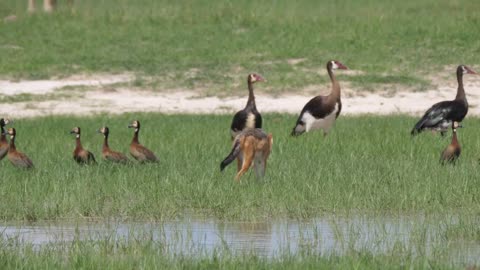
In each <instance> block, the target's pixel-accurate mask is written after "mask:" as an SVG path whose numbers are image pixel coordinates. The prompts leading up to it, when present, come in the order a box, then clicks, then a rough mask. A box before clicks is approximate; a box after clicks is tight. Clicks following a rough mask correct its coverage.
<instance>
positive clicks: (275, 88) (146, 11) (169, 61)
mask: <svg viewBox="0 0 480 270" xmlns="http://www.w3.org/2000/svg"><path fill="white" fill-rule="evenodd" d="M62 4H63V3H60V10H59V11H58V12H56V13H55V14H51V15H45V14H42V13H41V12H40V13H37V14H34V15H30V16H29V15H28V14H26V3H25V1H17V0H4V1H2V2H1V3H0V17H5V16H8V15H11V14H16V15H17V20H16V21H14V22H3V21H0V27H1V29H2V31H0V53H1V54H2V57H1V58H0V74H2V76H3V77H5V76H7V77H13V78H29V79H37V78H47V77H51V76H57V75H68V74H76V73H89V72H112V73H115V72H125V71H133V72H135V73H138V74H140V75H148V76H151V75H154V76H156V77H158V78H160V79H158V80H160V81H162V84H161V85H160V86H159V87H163V88H167V89H169V88H179V87H184V88H189V89H200V90H204V91H209V90H210V89H215V91H220V90H221V91H224V92H228V93H236V92H237V91H238V90H239V89H243V88H244V80H245V76H246V74H248V73H250V72H253V71H255V72H259V73H261V74H262V75H264V77H265V78H267V79H268V80H269V84H268V85H265V88H263V89H262V90H263V91H265V92H270V93H280V92H285V91H289V92H295V91H302V87H305V86H308V85H312V84H321V83H323V82H324V81H326V80H327V78H326V76H320V77H319V76H318V72H319V71H322V72H324V66H325V62H326V61H327V60H329V59H338V60H340V61H342V62H343V63H344V64H346V65H347V66H349V67H350V68H351V69H354V70H361V71H364V72H365V73H364V74H363V75H359V76H351V77H350V76H344V77H342V80H347V81H349V80H351V81H352V82H354V83H355V85H356V86H358V87H360V88H361V87H366V88H367V89H376V87H373V86H374V85H376V84H379V83H381V84H382V83H385V81H386V82H387V83H392V81H394V83H397V84H400V85H407V86H410V85H411V84H412V83H413V84H414V88H415V87H417V84H418V87H419V88H420V89H424V88H425V85H426V84H429V83H430V82H429V81H428V80H425V75H427V74H431V73H432V72H436V71H440V70H443V69H444V67H445V66H449V67H450V66H451V70H452V72H451V74H452V77H453V74H454V72H453V71H454V68H455V67H456V65H458V64H460V63H464V64H468V65H475V64H476V63H479V62H480V56H479V55H480V54H478V49H477V48H479V47H480V44H479V42H480V41H479V40H478V39H477V38H476V36H477V35H476V31H477V29H478V28H479V26H480V25H479V24H480V15H479V13H478V12H477V10H478V9H479V7H480V4H479V3H478V2H477V1H467V0H460V1H449V0H422V1H412V0H408V1H393V2H392V1H381V0H370V1H355V0H342V1H334V2H331V1H315V0H302V1H293V2H292V1H261V2H258V1H252V0H240V1H193V2H192V1H167V0H160V1H159V0H137V1H129V0H104V1H96V0H82V1H76V3H75V5H74V7H73V10H70V9H68V8H67V7H65V6H64V5H63V6H62ZM295 59H305V60H304V61H302V62H299V63H297V62H295V61H292V60H295ZM192 71H194V72H192ZM324 77H325V78H324ZM137 81H138V80H137ZM137 84H139V85H142V84H143V83H142V82H137ZM372 85H373V86H372Z"/></svg>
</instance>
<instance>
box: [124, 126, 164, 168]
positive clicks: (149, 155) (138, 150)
mask: <svg viewBox="0 0 480 270" xmlns="http://www.w3.org/2000/svg"><path fill="white" fill-rule="evenodd" d="M128 128H134V129H135V133H134V134H133V139H132V142H131V143H130V155H132V156H133V157H134V158H135V159H136V160H138V161H140V162H157V161H158V158H157V157H156V156H155V154H154V153H153V152H152V151H150V150H149V149H148V148H146V147H145V146H143V145H141V144H140V142H139V141H138V132H140V121H138V120H135V121H133V122H132V124H131V125H129V126H128Z"/></svg>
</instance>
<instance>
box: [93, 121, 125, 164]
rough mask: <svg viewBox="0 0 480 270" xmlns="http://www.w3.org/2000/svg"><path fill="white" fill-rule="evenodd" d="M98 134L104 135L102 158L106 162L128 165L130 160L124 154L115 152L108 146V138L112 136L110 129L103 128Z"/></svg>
mask: <svg viewBox="0 0 480 270" xmlns="http://www.w3.org/2000/svg"><path fill="white" fill-rule="evenodd" d="M98 133H101V134H103V137H104V139H103V146H102V157H103V160H105V161H110V162H113V163H121V164H126V163H128V158H127V156H125V155H124V154H123V153H120V152H117V151H113V150H112V149H110V146H109V145H108V136H109V135H110V129H109V128H108V127H102V128H100V129H99V130H98Z"/></svg>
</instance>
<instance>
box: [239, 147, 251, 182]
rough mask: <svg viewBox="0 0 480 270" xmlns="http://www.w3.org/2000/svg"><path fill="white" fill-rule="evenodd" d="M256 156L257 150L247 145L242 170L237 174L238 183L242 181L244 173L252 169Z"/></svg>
mask: <svg viewBox="0 0 480 270" xmlns="http://www.w3.org/2000/svg"><path fill="white" fill-rule="evenodd" d="M254 155H255V149H253V147H251V146H249V145H248V144H247V145H245V148H244V155H243V162H242V168H241V169H240V171H239V172H238V173H237V176H235V180H237V182H238V181H240V177H241V176H242V175H243V174H244V173H246V172H247V171H248V169H249V168H250V166H251V165H252V162H253V158H254Z"/></svg>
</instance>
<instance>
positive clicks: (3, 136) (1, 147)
mask: <svg viewBox="0 0 480 270" xmlns="http://www.w3.org/2000/svg"><path fill="white" fill-rule="evenodd" d="M8 123H10V120H8V119H3V118H0V160H2V159H3V158H4V157H5V156H6V155H7V153H8V142H7V133H5V126H6V125H8Z"/></svg>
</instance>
